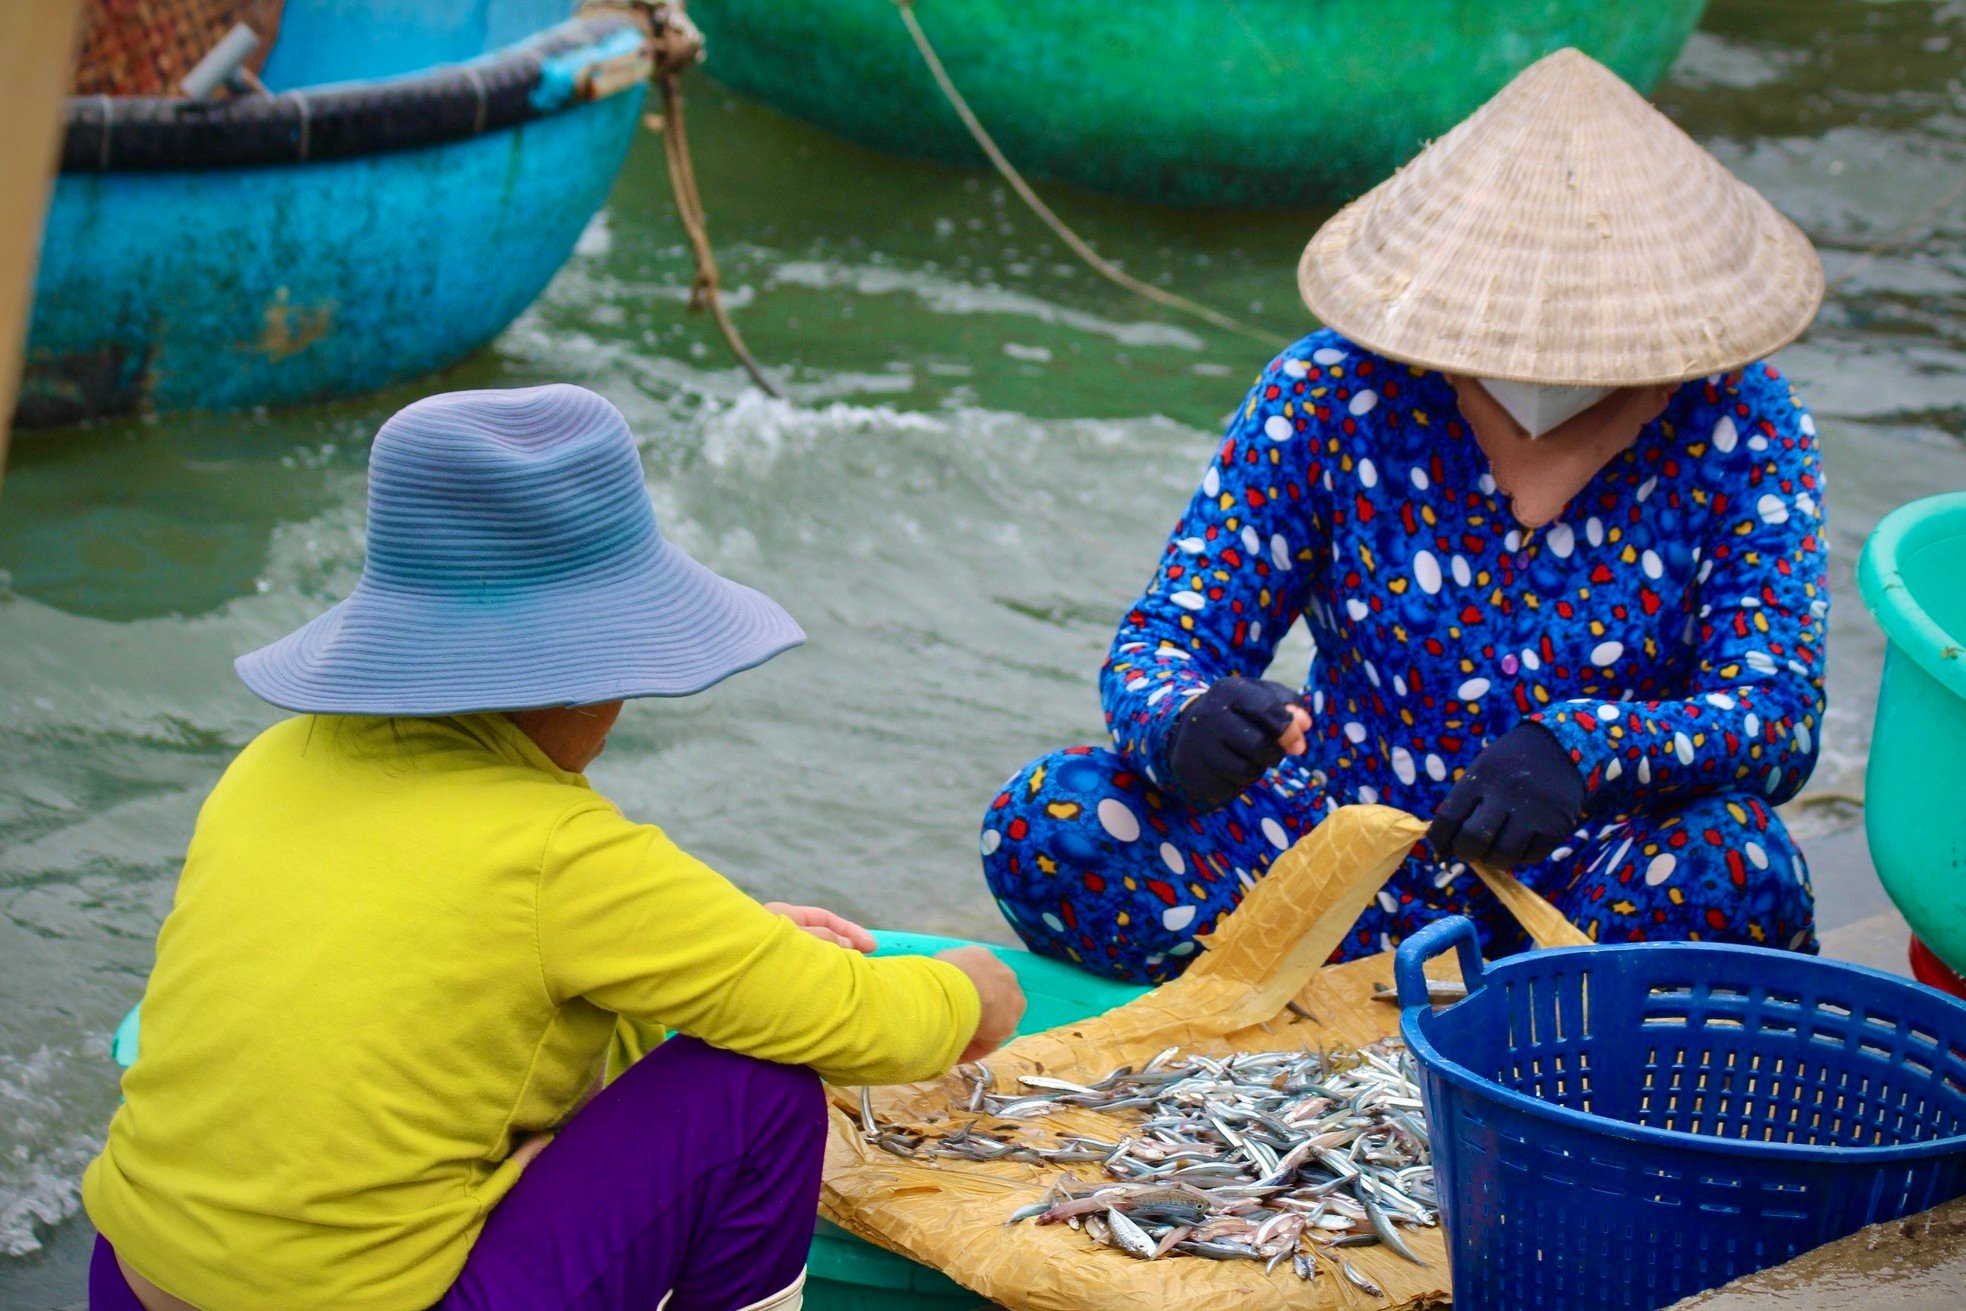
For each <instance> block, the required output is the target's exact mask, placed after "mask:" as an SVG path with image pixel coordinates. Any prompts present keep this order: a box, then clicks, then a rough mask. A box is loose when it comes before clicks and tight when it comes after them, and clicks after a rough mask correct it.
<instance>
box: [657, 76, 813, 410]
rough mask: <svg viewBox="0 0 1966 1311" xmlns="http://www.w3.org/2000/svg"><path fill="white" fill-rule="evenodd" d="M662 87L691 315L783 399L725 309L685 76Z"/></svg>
mask: <svg viewBox="0 0 1966 1311" xmlns="http://www.w3.org/2000/svg"><path fill="white" fill-rule="evenodd" d="M661 83H662V153H663V156H664V157H665V158H666V159H667V160H668V161H669V189H670V190H671V191H673V192H674V193H675V196H676V214H677V216H678V217H680V218H681V219H682V221H683V231H684V232H686V233H688V234H689V244H690V249H691V250H692V251H694V252H695V255H696V278H695V280H694V281H693V282H692V283H691V284H690V289H689V307H690V309H691V310H692V311H701V310H705V309H707V310H709V311H710V317H711V318H712V319H714V320H715V321H716V324H717V331H719V332H721V333H722V334H723V335H724V344H725V345H726V346H729V347H730V353H731V354H732V355H735V356H736V357H737V362H738V363H739V364H742V365H743V366H744V371H745V372H746V373H748V374H750V375H751V381H753V382H755V383H757V384H758V387H759V389H760V390H761V391H763V392H764V394H765V395H767V396H771V397H777V398H782V397H783V396H784V393H783V392H781V391H779V390H778V388H776V387H774V386H772V383H771V379H769V378H767V377H766V376H765V371H764V370H763V369H762V368H760V367H759V366H758V361H757V360H756V359H755V358H753V356H752V355H751V351H750V349H749V348H748V347H746V346H745V344H744V338H743V337H742V336H740V335H739V334H738V331H737V325H736V324H735V323H732V322H731V320H730V312H729V311H728V310H727V309H725V308H724V297H723V290H722V286H723V284H722V283H721V282H720V281H719V279H718V276H717V256H716V252H715V251H713V250H712V249H711V248H710V229H709V224H708V220H707V219H706V218H705V216H704V213H703V196H702V193H701V192H699V191H697V189H696V168H695V166H694V165H693V164H692V163H691V161H690V154H689V134H688V132H687V130H686V129H685V127H684V124H683V88H682V75H681V73H679V72H678V71H676V70H674V69H669V70H667V71H665V72H663V73H662V74H661Z"/></svg>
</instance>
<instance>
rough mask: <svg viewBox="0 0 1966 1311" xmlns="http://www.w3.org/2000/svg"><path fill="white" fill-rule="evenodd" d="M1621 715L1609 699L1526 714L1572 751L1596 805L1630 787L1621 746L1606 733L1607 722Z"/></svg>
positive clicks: (1587, 793) (1585, 788)
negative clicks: (1613, 742)
mask: <svg viewBox="0 0 1966 1311" xmlns="http://www.w3.org/2000/svg"><path fill="white" fill-rule="evenodd" d="M1606 712H1608V713H1606ZM1618 717H1619V713H1618V710H1617V707H1616V706H1614V705H1613V704H1612V703H1611V702H1608V701H1570V702H1566V703H1564V704H1563V705H1561V706H1553V707H1551V708H1550V709H1548V710H1544V711H1539V712H1538V713H1536V714H1533V715H1529V716H1527V717H1526V722H1528V723H1532V724H1541V725H1542V726H1543V727H1544V728H1546V729H1548V730H1549V731H1550V732H1551V733H1552V734H1553V735H1554V736H1555V737H1556V740H1557V741H1558V742H1560V743H1561V744H1562V745H1563V749H1564V750H1565V751H1568V752H1569V753H1570V759H1571V760H1572V761H1574V762H1576V765H1577V773H1578V774H1579V775H1580V776H1581V777H1582V778H1583V780H1584V792H1585V794H1586V795H1588V796H1589V797H1590V798H1591V800H1592V804H1593V806H1594V807H1595V806H1596V805H1598V804H1600V803H1602V802H1606V801H1610V800H1612V799H1614V798H1616V799H1622V798H1623V797H1624V796H1625V795H1626V790H1627V788H1628V787H1629V786H1630V781H1629V780H1628V779H1627V778H1626V777H1625V769H1624V764H1623V762H1622V761H1620V760H1619V759H1618V752H1617V749H1616V747H1615V746H1613V744H1612V742H1611V739H1610V738H1609V737H1607V736H1606V735H1605V733H1604V724H1605V722H1606V721H1607V720H1615V719H1617V718H1618Z"/></svg>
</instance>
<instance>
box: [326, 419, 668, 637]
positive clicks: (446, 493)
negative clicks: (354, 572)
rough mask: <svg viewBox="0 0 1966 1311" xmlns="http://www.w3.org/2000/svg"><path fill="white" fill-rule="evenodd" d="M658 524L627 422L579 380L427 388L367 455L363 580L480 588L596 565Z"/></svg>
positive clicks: (568, 574)
mask: <svg viewBox="0 0 1966 1311" xmlns="http://www.w3.org/2000/svg"><path fill="white" fill-rule="evenodd" d="M660 536H661V533H660V530H659V528H658V527H657V525H656V519H655V511H654V509H653V507H652V506H651V505H650V503H649V497H648V489H647V487H646V485H645V484H644V483H643V481H642V467H641V458H640V456H639V454H638V453H637V451H636V448H635V442H634V438H633V437H632V436H631V435H630V433H629V430H628V423H627V421H626V420H625V419H623V418H622V416H621V412H620V411H618V410H616V409H615V408H614V406H613V405H610V404H609V403H608V402H607V401H606V400H605V399H603V398H602V397H600V396H598V395H596V394H595V393H593V392H591V391H588V390H587V389H586V388H584V387H576V386H571V385H568V384H564V383H559V384H554V385H551V386H545V387H524V388H514V389H508V390H486V391H463V392H449V393H445V394H443V395H438V396H432V397H428V398H426V399H424V400H421V401H417V402H416V403H415V404H412V405H409V406H406V407H405V408H403V409H402V410H400V411H398V412H397V413H396V414H395V415H393V416H392V417H391V418H390V419H389V420H388V422H386V423H384V424H383V425H382V428H381V430H380V431H379V432H378V433H377V434H376V439H375V444H374V446H373V447H372V449H371V451H370V454H369V524H368V560H367V563H366V564H365V566H364V569H363V575H364V580H365V582H366V583H368V584H369V585H371V586H383V587H389V588H393V589H397V590H402V591H409V592H416V593H421V594H426V595H433V596H447V597H453V598H458V597H463V598H470V597H479V598H482V599H487V600H489V599H493V596H494V594H497V593H507V592H512V591H524V590H529V589H536V588H545V587H552V586H555V585H557V584H560V583H563V582H565V581H567V580H568V579H572V578H580V577H586V576H590V575H593V574H595V573H597V572H603V571H605V570H607V569H608V568H610V567H611V565H612V564H613V563H614V562H618V561H621V560H623V559H626V558H629V557H630V556H631V555H633V553H634V552H635V550H636V548H638V547H640V546H642V545H643V544H645V543H648V542H650V541H651V540H659V539H660Z"/></svg>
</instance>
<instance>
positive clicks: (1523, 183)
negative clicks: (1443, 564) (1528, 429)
mask: <svg viewBox="0 0 1966 1311" xmlns="http://www.w3.org/2000/svg"><path fill="white" fill-rule="evenodd" d="M1297 281H1298V286H1299V288H1300V289H1301V290H1302V291H1303V294H1304V302H1305V303H1306V304H1307V305H1309V306H1310V307H1311V312H1312V313H1314V314H1316V315H1317V316H1318V317H1319V318H1320V319H1322V320H1323V321H1324V322H1325V323H1326V324H1327V325H1329V326H1330V327H1333V328H1336V329H1337V330H1338V331H1339V332H1341V333H1343V334H1344V335H1345V336H1347V337H1349V338H1351V339H1352V340H1353V341H1356V342H1358V343H1359V344H1360V345H1362V346H1365V347H1367V348H1369V349H1372V350H1376V351H1379V352H1381V353H1383V354H1385V355H1389V356H1391V357H1393V358H1395V359H1399V360H1404V361H1407V362H1408V363H1412V364H1418V365H1422V366H1424V367H1427V368H1433V369H1439V370H1441V371H1443V372H1448V373H1463V374H1474V375H1477V376H1480V377H1487V378H1502V379H1508V380H1511V381H1516V382H1533V383H1547V384H1553V385H1570V386H1598V387H1612V386H1637V385H1640V384H1644V383H1666V382H1677V381H1680V380H1682V379H1686V378H1696V377H1700V376H1701V375H1704V374H1709V373H1719V372H1723V371H1725V370H1727V369H1732V368H1738V367H1740V366H1741V365H1744V364H1747V363H1750V362H1752V361H1754V360H1758V359H1760V358H1762V357H1763V356H1765V355H1767V354H1769V353H1771V352H1773V351H1774V350H1776V349H1777V348H1779V347H1781V346H1785V345H1787V344H1788V343H1789V342H1791V341H1793V340H1795V338H1796V337H1798V336H1799V335H1801V333H1802V330H1803V329H1804V328H1806V327H1807V326H1808V325H1809V321H1810V319H1812V318H1814V317H1815V313H1816V307H1817V306H1818V305H1819V304H1820V303H1821V301H1822V298H1823V270H1822V264H1821V262H1820V261H1818V260H1817V258H1816V252H1815V249H1814V248H1813V247H1811V246H1810V244H1809V239H1808V238H1807V237H1805V236H1803V235H1802V233H1801V231H1800V230H1799V229H1798V228H1797V227H1796V226H1795V225H1794V224H1793V223H1790V222H1789V221H1788V220H1787V219H1785V218H1783V217H1782V216H1781V215H1780V214H1778V213H1776V212H1775V209H1774V207H1773V206H1772V205H1770V204H1769V203H1768V202H1767V201H1766V200H1764V199H1762V197H1761V195H1760V194H1759V193H1757V192H1756V191H1755V190H1754V189H1753V188H1752V187H1749V186H1748V185H1747V184H1745V183H1743V182H1742V181H1740V180H1739V179H1738V178H1736V177H1735V176H1734V175H1733V174H1731V173H1729V172H1728V171H1727V169H1726V168H1725V167H1724V166H1722V164H1721V163H1720V161H1719V160H1717V159H1715V158H1714V157H1713V156H1712V155H1710V154H1708V153H1707V152H1706V151H1705V150H1704V149H1702V148H1701V147H1700V145H1699V144H1698V143H1697V142H1695V141H1694V140H1693V139H1692V138H1691V137H1689V136H1687V135H1686V134H1685V133H1684V132H1682V131H1680V130H1679V128H1677V127H1676V126H1674V125H1673V123H1672V121H1671V120H1670V119H1668V118H1667V117H1666V116H1665V115H1664V114H1661V113H1660V112H1659V111H1658V110H1656V109H1654V108H1653V107H1652V106H1651V105H1649V104H1647V103H1646V102H1645V99H1644V97H1642V96H1640V95H1639V94H1638V93H1637V92H1636V91H1634V90H1632V89H1631V88H1630V87H1629V86H1627V85H1625V83H1624V82H1623V81H1622V80H1620V79H1619V77H1618V75H1617V74H1615V73H1613V72H1612V71H1611V70H1610V69H1608V68H1605V67H1604V66H1603V65H1602V64H1599V63H1598V62H1597V61H1595V60H1593V59H1591V58H1590V57H1589V56H1588V55H1585V54H1583V53H1582V52H1581V51H1577V50H1559V51H1557V52H1556V53H1555V54H1553V55H1549V56H1547V57H1546V58H1544V59H1541V60H1538V61H1537V62H1536V63H1534V64H1532V65H1531V66H1530V67H1528V68H1527V69H1524V70H1523V72H1522V73H1521V74H1520V75H1518V76H1517V77H1516V79H1515V80H1514V81H1512V82H1510V83H1509V84H1508V85H1507V86H1506V87H1503V88H1502V90H1501V91H1500V92H1499V93H1497V94H1496V96H1495V98H1494V99H1492V100H1490V101H1489V102H1488V103H1487V104H1485V105H1483V106H1482V107H1481V108H1480V109H1478V110H1476V111H1475V112H1474V114H1473V115H1472V116H1470V117H1469V118H1468V119H1467V120H1466V121H1465V122H1463V123H1462V124H1461V125H1460V126H1458V127H1456V128H1455V129H1454V130H1453V131H1451V132H1449V133H1448V134H1447V135H1446V136H1444V137H1442V138H1441V139H1440V140H1439V141H1436V142H1435V143H1434V144H1432V145H1430V146H1428V147H1427V148H1426V149H1425V150H1424V151H1422V152H1421V153H1420V154H1419V156H1418V157H1417V158H1415V159H1414V160H1413V161H1412V162H1411V163H1409V164H1407V165H1406V166H1405V167H1404V168H1402V169H1401V170H1400V171H1399V172H1397V173H1395V174H1394V175H1393V176H1392V177H1390V178H1388V179H1387V180H1386V181H1384V182H1382V183H1380V184H1379V185H1378V186H1377V187H1375V188H1373V189H1372V190H1371V191H1370V192H1367V193H1366V194H1365V195H1364V196H1362V197H1360V198H1359V199H1358V200H1356V201H1354V202H1353V203H1352V204H1350V205H1348V206H1346V207H1345V208H1344V209H1343V210H1341V211H1340V212H1339V213H1338V214H1336V215H1335V216H1333V217H1332V219H1331V220H1330V221H1329V222H1327V223H1326V224H1325V225H1324V226H1323V227H1322V228H1320V229H1319V230H1318V233H1317V235H1316V236H1315V237H1313V238H1312V239H1311V244H1310V245H1309V246H1308V247H1306V248H1305V250H1304V258H1303V260H1302V261H1301V263H1300V264H1299V265H1298V269H1297Z"/></svg>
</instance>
